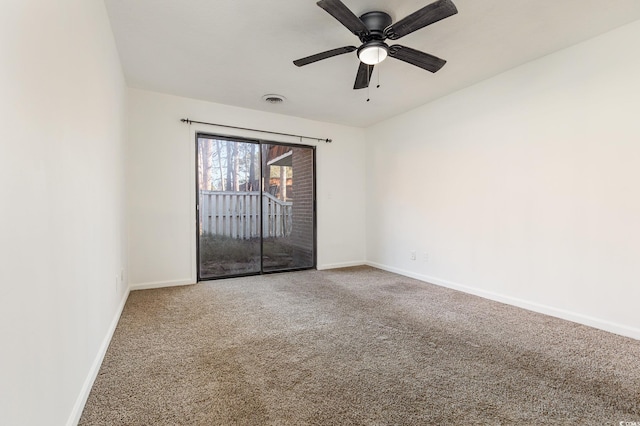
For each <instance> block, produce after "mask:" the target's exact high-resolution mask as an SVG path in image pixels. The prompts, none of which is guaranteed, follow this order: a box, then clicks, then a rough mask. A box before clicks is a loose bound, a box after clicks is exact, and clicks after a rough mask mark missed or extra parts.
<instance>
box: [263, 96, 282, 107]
mask: <svg viewBox="0 0 640 426" xmlns="http://www.w3.org/2000/svg"><path fill="white" fill-rule="evenodd" d="M262 100H263V101H265V102H266V103H268V104H273V105H280V104H281V103H283V102H284V100H285V97H284V96H282V95H264V96H263V97H262Z"/></svg>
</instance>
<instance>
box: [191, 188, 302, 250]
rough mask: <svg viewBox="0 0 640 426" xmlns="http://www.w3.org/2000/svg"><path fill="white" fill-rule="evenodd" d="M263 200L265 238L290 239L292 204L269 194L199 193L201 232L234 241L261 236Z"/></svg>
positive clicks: (255, 192) (253, 192)
mask: <svg viewBox="0 0 640 426" xmlns="http://www.w3.org/2000/svg"><path fill="white" fill-rule="evenodd" d="M260 200H262V232H263V237H265V238H267V237H288V236H289V235H291V228H292V226H293V222H292V217H291V214H292V211H291V210H292V205H293V203H292V202H287V201H282V200H279V199H277V198H275V197H274V196H273V195H271V194H269V193H268V192H263V193H262V197H261V196H260V192H258V191H251V192H230V191H200V232H201V233H210V234H213V235H225V236H227V237H231V238H234V239H249V238H254V237H259V236H260V204H259V203H260Z"/></svg>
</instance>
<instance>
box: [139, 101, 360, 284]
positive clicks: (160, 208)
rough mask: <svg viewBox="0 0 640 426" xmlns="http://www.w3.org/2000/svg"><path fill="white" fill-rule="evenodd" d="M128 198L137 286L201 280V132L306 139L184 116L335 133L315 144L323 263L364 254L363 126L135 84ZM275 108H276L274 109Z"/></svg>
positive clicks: (346, 260)
mask: <svg viewBox="0 0 640 426" xmlns="http://www.w3.org/2000/svg"><path fill="white" fill-rule="evenodd" d="M128 98H129V123H130V124H129V145H128V150H127V159H128V167H127V188H128V191H127V194H128V195H127V196H128V203H127V204H128V212H127V213H128V215H127V217H128V220H129V261H130V282H131V285H132V288H145V287H156V286H166V285H179V284H188V283H193V282H195V280H196V269H195V267H196V262H197V259H196V253H195V245H196V240H195V236H196V231H195V224H196V222H195V217H196V215H195V133H196V132H198V131H203V132H210V133H218V134H225V135H234V136H245V137H254V138H260V137H262V138H264V139H267V140H275V141H281V142H290V143H300V140H299V139H297V138H290V137H281V136H275V135H264V134H259V133H255V132H246V131H240V130H233V129H227V128H221V127H211V126H204V125H197V124H193V125H187V124H185V123H181V122H180V119H181V118H189V119H191V120H196V121H204V122H214V123H220V124H225V125H231V126H237V127H246V128H252V129H260V130H270V131H276V132H283V133H293V134H302V135H308V136H314V137H316V136H317V137H323V138H331V139H333V143H325V142H319V143H318V142H317V141H310V140H303V141H302V143H304V144H307V145H315V146H316V147H317V148H316V162H317V176H316V178H317V199H318V203H317V204H318V207H317V209H318V212H317V218H318V268H329V267H336V266H347V265H353V264H362V263H363V262H364V260H365V235H364V234H365V223H364V217H365V206H364V204H365V183H364V182H365V181H364V178H365V168H364V164H365V159H364V138H363V136H364V130H363V129H358V128H350V127H345V126H339V125H334V124H327V123H320V122H315V121H309V120H304V119H300V118H294V117H288V116H284V115H279V114H274V113H265V112H260V111H253V110H248V109H243V108H236V107H230V106H226V105H220V104H214V103H209V102H204V101H198V100H193V99H187V98H180V97H175V96H170V95H165V94H159V93H154V92H148V91H142V90H137V89H130V90H129V97H128ZM274 109H275V110H277V107H274Z"/></svg>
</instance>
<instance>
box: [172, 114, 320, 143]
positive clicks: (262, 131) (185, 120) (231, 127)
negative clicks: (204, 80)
mask: <svg viewBox="0 0 640 426" xmlns="http://www.w3.org/2000/svg"><path fill="white" fill-rule="evenodd" d="M180 121H182V122H183V123H187V124H191V123H196V124H206V125H208V126H218V127H226V128H227V129H237V130H249V131H251V132H260V133H269V134H271V135H280V136H292V137H294V138H300V139H303V138H304V139H314V140H317V141H318V142H319V141H324V142H326V143H331V142H332V140H331V139H324V138H314V137H311V136H303V135H294V134H291V133H280V132H271V131H269V130H258V129H250V128H248V127H238V126H229V125H226V124H216V123H207V122H205V121H195V120H189V119H188V118H182V119H180Z"/></svg>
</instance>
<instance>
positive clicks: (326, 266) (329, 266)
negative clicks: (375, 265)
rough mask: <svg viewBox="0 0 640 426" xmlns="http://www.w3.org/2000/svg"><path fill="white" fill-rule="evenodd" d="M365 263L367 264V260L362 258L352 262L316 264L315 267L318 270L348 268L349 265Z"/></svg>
mask: <svg viewBox="0 0 640 426" xmlns="http://www.w3.org/2000/svg"><path fill="white" fill-rule="evenodd" d="M366 264H367V262H365V261H364V260H358V261H354V262H341V263H327V264H324V265H318V266H316V269H317V270H318V271H323V270H325V269H338V268H348V267H350V266H362V265H366Z"/></svg>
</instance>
